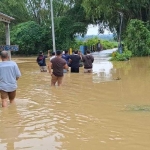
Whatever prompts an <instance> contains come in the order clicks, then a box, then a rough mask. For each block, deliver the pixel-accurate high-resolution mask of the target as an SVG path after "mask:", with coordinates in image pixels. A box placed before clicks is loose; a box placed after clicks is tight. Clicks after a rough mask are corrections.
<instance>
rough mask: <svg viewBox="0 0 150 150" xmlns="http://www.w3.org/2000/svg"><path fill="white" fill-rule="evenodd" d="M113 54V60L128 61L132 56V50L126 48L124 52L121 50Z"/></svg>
mask: <svg viewBox="0 0 150 150" xmlns="http://www.w3.org/2000/svg"><path fill="white" fill-rule="evenodd" d="M111 56H112V57H111V59H110V60H111V61H126V60H129V59H130V58H131V57H132V52H131V51H129V50H127V49H125V50H124V51H123V53H122V54H120V53H119V52H113V53H112V55H111Z"/></svg>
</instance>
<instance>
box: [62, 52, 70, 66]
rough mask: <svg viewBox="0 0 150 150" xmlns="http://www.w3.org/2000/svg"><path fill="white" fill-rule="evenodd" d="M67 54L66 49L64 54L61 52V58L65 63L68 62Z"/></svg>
mask: <svg viewBox="0 0 150 150" xmlns="http://www.w3.org/2000/svg"><path fill="white" fill-rule="evenodd" d="M69 57H70V56H69V54H68V51H65V54H62V58H63V59H64V60H65V61H66V63H67V64H68V63H69Z"/></svg>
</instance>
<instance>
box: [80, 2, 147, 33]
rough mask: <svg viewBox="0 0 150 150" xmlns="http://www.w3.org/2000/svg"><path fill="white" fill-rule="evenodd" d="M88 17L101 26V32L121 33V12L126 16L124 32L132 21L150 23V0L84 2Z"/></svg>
mask: <svg viewBox="0 0 150 150" xmlns="http://www.w3.org/2000/svg"><path fill="white" fill-rule="evenodd" d="M82 5H83V7H84V9H85V10H86V14H87V17H88V18H90V19H91V20H93V23H95V24H99V25H100V26H99V27H100V29H99V30H100V31H101V32H102V31H103V30H104V29H107V28H109V29H110V30H111V31H112V32H115V31H117V32H118V31H119V12H122V13H123V14H124V21H123V30H125V28H126V26H127V24H128V22H129V21H130V20H131V19H134V18H136V19H139V20H142V21H144V22H146V21H150V1H149V0H138V1H137V0H84V1H83V3H82Z"/></svg>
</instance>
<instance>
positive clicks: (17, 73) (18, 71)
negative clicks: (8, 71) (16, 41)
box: [15, 64, 21, 80]
mask: <svg viewBox="0 0 150 150" xmlns="http://www.w3.org/2000/svg"><path fill="white" fill-rule="evenodd" d="M15 74H16V80H18V79H19V77H20V76H21V73H20V70H19V68H18V65H17V64H15Z"/></svg>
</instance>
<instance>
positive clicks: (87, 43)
mask: <svg viewBox="0 0 150 150" xmlns="http://www.w3.org/2000/svg"><path fill="white" fill-rule="evenodd" d="M99 40H100V43H101V44H102V47H103V50H106V49H112V48H116V47H117V46H118V43H117V42H115V41H107V40H101V39H99V38H98V37H95V38H91V39H88V40H86V41H79V40H76V41H75V42H74V43H73V44H72V48H73V49H79V47H80V46H81V45H84V46H87V47H88V49H90V47H91V46H93V45H94V46H95V47H96V45H97V43H98V41H99Z"/></svg>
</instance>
